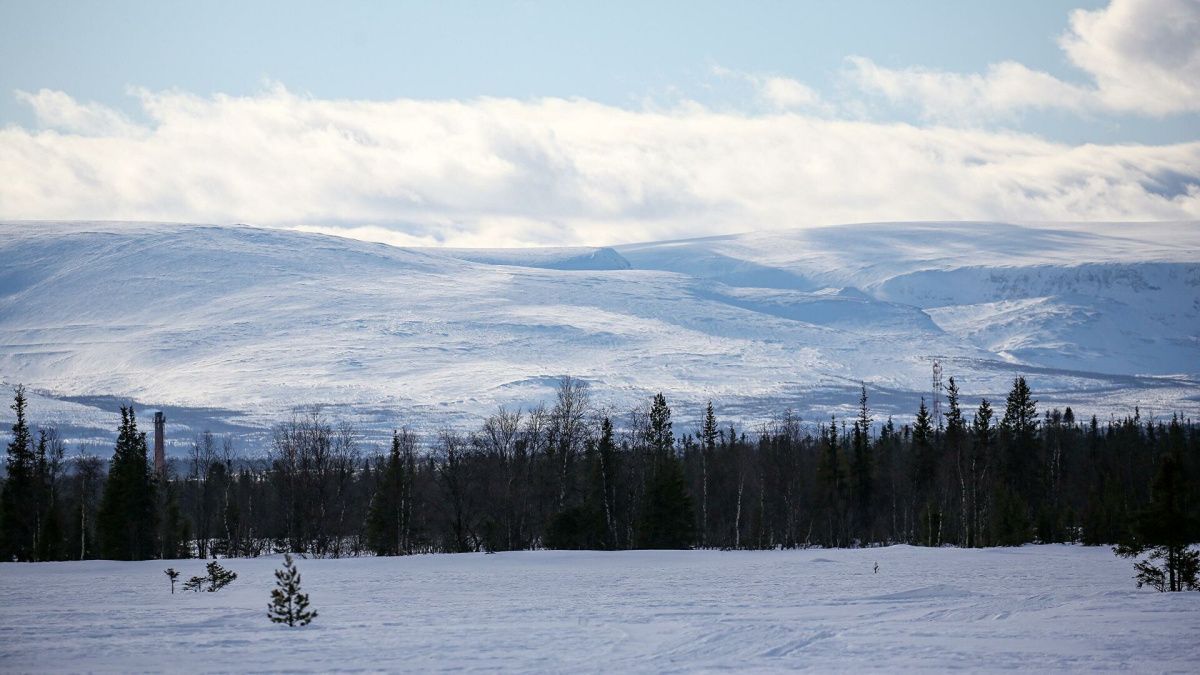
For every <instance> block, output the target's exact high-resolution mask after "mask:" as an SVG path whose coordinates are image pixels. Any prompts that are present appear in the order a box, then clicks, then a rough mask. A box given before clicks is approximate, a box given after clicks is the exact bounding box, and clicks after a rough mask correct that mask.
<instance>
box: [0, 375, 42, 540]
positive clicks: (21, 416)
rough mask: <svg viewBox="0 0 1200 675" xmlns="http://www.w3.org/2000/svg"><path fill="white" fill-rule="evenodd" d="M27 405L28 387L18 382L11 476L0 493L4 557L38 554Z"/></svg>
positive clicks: (8, 462) (10, 448)
mask: <svg viewBox="0 0 1200 675" xmlns="http://www.w3.org/2000/svg"><path fill="white" fill-rule="evenodd" d="M25 405H26V399H25V387H23V386H21V385H17V386H16V387H15V388H14V389H13V403H12V405H11V406H10V408H11V409H12V410H13V412H15V413H16V415H17V419H16V421H15V422H14V423H13V426H12V439H11V440H10V441H9V442H8V449H7V457H6V462H5V468H6V469H7V471H8V479H7V480H5V481H4V492H3V494H2V495H0V533H2V534H0V555H2V556H3V559H4V560H11V559H14V558H15V559H17V560H33V559H34V558H35V556H36V555H37V548H36V545H35V542H36V540H37V535H38V531H37V530H38V527H37V508H36V503H37V497H38V495H37V492H38V489H37V488H38V486H37V478H38V475H37V466H36V464H37V462H36V456H35V454H34V447H33V436H32V434H30V431H29V425H28V423H27V422H26V420H25Z"/></svg>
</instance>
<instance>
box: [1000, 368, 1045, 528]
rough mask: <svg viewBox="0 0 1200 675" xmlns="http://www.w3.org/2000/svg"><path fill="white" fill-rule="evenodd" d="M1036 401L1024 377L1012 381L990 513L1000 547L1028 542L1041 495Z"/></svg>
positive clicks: (1002, 422) (1002, 421)
mask: <svg viewBox="0 0 1200 675" xmlns="http://www.w3.org/2000/svg"><path fill="white" fill-rule="evenodd" d="M1038 426H1039V421H1038V415H1037V400H1036V399H1034V398H1033V394H1032V393H1031V392H1030V391H1029V385H1028V384H1027V383H1026V382H1025V378H1024V377H1019V376H1018V377H1016V378H1015V379H1014V380H1013V387H1012V390H1010V391H1009V393H1008V399H1007V400H1006V401H1005V405H1004V417H1003V418H1002V419H1001V420H1000V443H1001V447H1002V454H1001V466H1000V468H1001V477H1000V481H999V486H998V488H997V493H996V498H995V510H994V512H993V515H994V518H993V533H994V536H995V538H996V542H995V543H998V544H1000V545H1002V546H1009V545H1016V544H1019V543H1022V542H1025V541H1028V536H1029V534H1028V533H1029V531H1030V530H1031V529H1032V526H1033V518H1032V513H1031V511H1032V510H1033V509H1034V507H1035V506H1036V505H1035V504H1034V502H1035V500H1036V499H1037V498H1038V497H1039V496H1040V495H1041V493H1042V490H1040V489H1039V485H1040V483H1041V479H1040V471H1039V464H1038V462H1037V453H1038V436H1037V433H1038Z"/></svg>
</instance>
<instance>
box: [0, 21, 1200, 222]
mask: <svg viewBox="0 0 1200 675" xmlns="http://www.w3.org/2000/svg"><path fill="white" fill-rule="evenodd" d="M1198 36H1200V0H1112V2H1103V0H1101V1H1098V2H1097V1H1094V2H1082V1H1079V0H1077V1H1075V2H1063V1H1059V0H1041V1H1026V0H1019V1H1018V0H1014V1H1010V2H1005V3H976V2H966V3H964V2H961V1H960V2H912V3H896V2H884V1H874V2H872V1H865V0H850V1H845V2H836V3H834V2H829V3H809V2H737V3H734V2H725V3H715V2H695V1H693V2H656V3H635V2H627V3H626V2H556V3H550V2H545V3H543V2H529V1H523V2H492V3H466V2H437V3H434V2H429V3H415V2H390V3H385V2H344V3H315V2H295V1H292V2H273V1H267V2H254V3H245V2H241V3H234V2H206V3H196V2H173V1H162V2H140V3H135V2H103V3H96V2H57V1H54V0H42V1H39V2H16V1H14V0H0V176H3V177H4V180H3V181H0V218H3V219H7V220H16V219H19V220H46V219H96V220H164V221H177V222H201V223H235V222H241V223H249V224H254V225H263V226H272V227H289V228H300V229H306V230H313V231H322V232H330V233H335V234H342V235H347V236H354V237H359V238H364V239H371V240H377V241H386V242H389V243H396V244H406V245H457V246H508V245H514V246H520V245H604V244H613V243H621V242H630V241H646V240H654V239H671V238H683V237H691V236H705V235H711V234H722V233H728V232H739V231H748V230H760V229H774V228H786V227H805V226H812V225H825V224H834V223H841V222H863V221H893V220H1118V221H1124V220H1129V221H1144V220H1188V219H1200V37H1198ZM29 226H30V227H34V226H36V224H30V225H29Z"/></svg>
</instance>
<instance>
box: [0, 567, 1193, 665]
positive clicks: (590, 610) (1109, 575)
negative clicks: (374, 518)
mask: <svg viewBox="0 0 1200 675" xmlns="http://www.w3.org/2000/svg"><path fill="white" fill-rule="evenodd" d="M876 562H878V563H879V572H878V573H874V572H873V571H872V570H873V566H874V563H876ZM225 564H226V566H227V567H229V568H230V569H233V570H234V571H236V572H237V573H238V575H239V576H238V579H237V580H236V581H235V582H234V583H233V584H232V585H231V586H229V587H228V588H227V589H225V590H223V591H220V592H218V593H215V594H214V593H198V594H196V593H177V594H176V595H173V596H172V595H171V594H170V593H169V591H168V582H167V578H166V577H165V576H164V575H163V573H162V570H163V569H164V568H166V567H167V566H173V567H175V568H176V569H178V570H180V571H181V572H182V573H183V575H184V576H185V577H186V576H188V575H191V574H199V573H201V572H202V570H203V561H198V560H185V561H146V562H132V563H130V562H108V561H88V562H65V563H25V564H20V563H5V564H0V670H2V671H7V672H15V671H81V670H87V671H161V670H174V671H178V670H201V671H266V670H270V671H278V670H293V671H333V670H341V671H344V670H360V671H361V670H366V671H379V670H382V671H444V670H472V671H494V670H501V671H549V672H598V671H607V672H634V671H640V672H650V671H654V672H671V671H697V670H709V671H711V670H725V669H738V670H749V671H760V672H762V671H781V670H791V669H803V670H810V671H816V672H831V671H837V672H847V671H852V672H872V671H885V670H886V671H921V672H929V671H942V670H960V669H963V670H970V671H1010V670H1014V669H1020V670H1026V671H1031V672H1047V671H1083V670H1088V671H1091V670H1131V671H1134V672H1196V671H1197V669H1200V642H1198V641H1197V640H1196V636H1197V635H1200V593H1175V594H1160V593H1155V592H1152V591H1148V590H1144V589H1143V590H1139V589H1137V588H1135V586H1134V584H1133V581H1132V580H1131V566H1130V562H1129V561H1127V560H1122V559H1120V558H1117V557H1115V556H1114V555H1113V554H1112V552H1111V551H1110V550H1109V549H1107V548H1089V547H1080V546H1064V545H1052V546H1025V547H1021V548H1009V549H984V550H962V549H949V548H945V549H923V548H914V547H909V546H893V547H888V548H877V549H842V550H820V549H811V550H797V551H758V552H720V551H631V552H612V553H608V552H552V551H533V552H520V553H501V554H496V555H485V554H464V555H433V556H411V557H405V558H350V559H341V560H299V561H298V566H299V568H300V571H301V574H302V576H303V584H302V585H303V588H304V590H306V591H308V592H309V594H310V597H311V599H312V603H313V606H314V607H315V608H316V609H317V610H318V611H319V613H320V615H319V616H318V618H317V619H316V621H314V623H313V624H312V625H311V626H308V627H306V628H302V629H287V628H284V627H281V626H276V625H273V624H271V623H269V622H268V620H267V618H266V611H265V610H266V604H267V600H268V595H269V591H270V589H271V587H272V584H273V578H272V570H273V569H274V568H276V567H278V566H280V564H281V563H280V560H279V558H278V557H277V556H276V557H269V558H259V559H249V560H229V561H225Z"/></svg>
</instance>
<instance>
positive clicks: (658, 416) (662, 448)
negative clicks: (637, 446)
mask: <svg viewBox="0 0 1200 675" xmlns="http://www.w3.org/2000/svg"><path fill="white" fill-rule="evenodd" d="M646 441H647V443H648V444H649V445H650V449H651V450H652V451H654V453H655V454H656V455H665V454H669V453H671V452H672V451H673V450H674V449H675V434H674V432H673V431H671V408H670V407H669V406H668V405H667V399H666V397H664V396H663V395H662V393H661V392H660V393H658V394H655V396H654V402H653V403H651V405H650V426H649V428H648V429H647V438H646Z"/></svg>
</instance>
